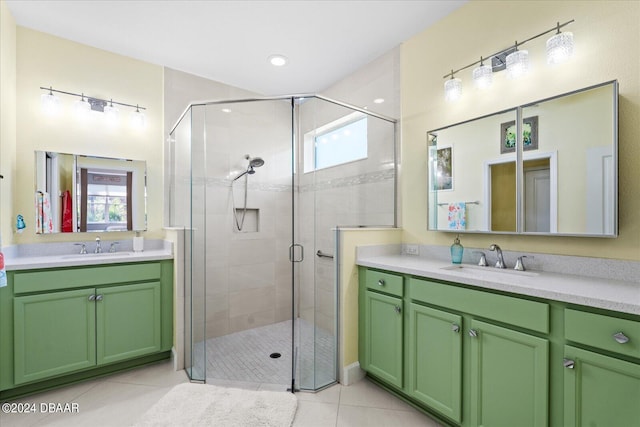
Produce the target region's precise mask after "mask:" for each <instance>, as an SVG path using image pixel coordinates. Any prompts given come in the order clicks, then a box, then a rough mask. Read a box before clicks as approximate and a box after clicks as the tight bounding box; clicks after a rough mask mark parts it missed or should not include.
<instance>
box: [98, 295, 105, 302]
mask: <svg viewBox="0 0 640 427" xmlns="http://www.w3.org/2000/svg"><path fill="white" fill-rule="evenodd" d="M103 298H104V296H103V295H96V301H102V299H103Z"/></svg>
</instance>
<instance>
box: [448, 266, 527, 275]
mask: <svg viewBox="0 0 640 427" xmlns="http://www.w3.org/2000/svg"><path fill="white" fill-rule="evenodd" d="M440 269H441V270H448V271H455V272H458V273H467V274H478V275H484V274H483V273H486V274H514V275H516V276H528V277H535V276H538V275H539V274H538V273H535V272H533V271H520V270H514V269H513V268H495V267H481V266H479V265H470V264H454V265H448V266H446V267H440Z"/></svg>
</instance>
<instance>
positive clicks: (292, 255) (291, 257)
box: [289, 243, 304, 262]
mask: <svg viewBox="0 0 640 427" xmlns="http://www.w3.org/2000/svg"><path fill="white" fill-rule="evenodd" d="M296 247H298V248H300V259H296V258H295V248H296ZM303 260H304V247H303V246H302V245H301V244H298V243H294V244H292V245H291V246H289V261H291V262H302V261H303Z"/></svg>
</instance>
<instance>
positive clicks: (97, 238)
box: [93, 237, 102, 254]
mask: <svg viewBox="0 0 640 427" xmlns="http://www.w3.org/2000/svg"><path fill="white" fill-rule="evenodd" d="M93 253H94V254H101V253H102V246H100V237H96V250H95V251H93Z"/></svg>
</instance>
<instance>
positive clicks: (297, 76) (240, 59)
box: [7, 0, 466, 95]
mask: <svg viewBox="0 0 640 427" xmlns="http://www.w3.org/2000/svg"><path fill="white" fill-rule="evenodd" d="M465 2H466V1H449V0H444V1H435V0H426V1H425V0H423V1H401V0H398V1H382V0H378V1H330V0H325V1H310V0H307V1H219V0H208V1H207V0H200V1H194V0H183V1H175V0H128V1H124V0H45V1H43V0H31V1H26V0H18V1H16V0H7V5H8V6H9V9H10V10H11V13H12V14H13V17H14V18H15V20H16V23H17V24H18V25H21V26H24V27H28V28H32V29H35V30H38V31H42V32H45V33H49V34H54V35H56V36H59V37H63V38H65V39H69V40H73V41H76V42H79V43H83V44H86V45H90V46H94V47H97V48H100V49H104V50H107V51H111V52H115V53H118V54H121V55H125V56H129V57H132V58H136V59H140V60H143V61H146V62H150V63H154V64H159V65H163V66H167V67H170V68H174V69H177V70H181V71H185V72H188V73H192V74H196V75H199V76H202V77H206V78H209V79H212V80H216V81H219V82H223V83H227V84H230V85H233V86H237V87H240V88H243V89H248V90H250V91H253V92H257V93H260V94H263V95H282V94H295V93H321V92H322V90H323V89H326V88H327V87H329V86H331V85H332V84H333V83H335V82H337V81H339V80H340V79H342V78H343V77H345V76H347V75H349V74H350V73H352V72H353V71H355V70H357V69H358V68H360V67H361V66H363V65H365V64H367V63H368V62H370V61H372V60H374V59H375V58H377V57H379V56H380V55H382V54H383V53H385V52H387V51H389V50H390V49H392V48H394V47H396V46H397V45H399V44H400V43H401V42H403V41H405V40H407V39H409V38H410V37H411V36H413V35H415V34H417V33H419V32H421V31H422V30H424V29H425V28H427V27H429V26H430V25H432V24H433V23H434V22H436V21H438V20H439V19H442V18H443V17H444V16H445V15H447V14H449V13H450V12H452V11H453V10H455V9H456V8H458V7H460V6H461V5H462V4H464V3H465ZM272 54H283V55H285V56H287V57H288V58H289V63H288V64H287V65H286V66H284V67H280V68H276V67H273V66H272V65H270V64H269V63H268V60H267V58H268V57H269V56H270V55H272Z"/></svg>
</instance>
